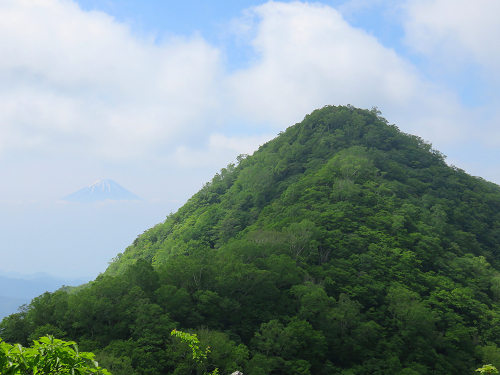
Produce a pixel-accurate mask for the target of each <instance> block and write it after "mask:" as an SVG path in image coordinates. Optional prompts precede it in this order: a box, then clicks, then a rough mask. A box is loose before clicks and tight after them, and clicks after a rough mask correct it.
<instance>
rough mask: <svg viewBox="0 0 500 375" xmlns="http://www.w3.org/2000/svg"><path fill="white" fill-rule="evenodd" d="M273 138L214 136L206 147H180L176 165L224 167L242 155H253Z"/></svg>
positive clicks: (267, 136)
mask: <svg viewBox="0 0 500 375" xmlns="http://www.w3.org/2000/svg"><path fill="white" fill-rule="evenodd" d="M272 138H273V136H271V135H259V136H233V137H227V136H225V135H223V134H212V135H211V136H210V137H209V142H208V145H207V146H206V147H203V148H192V147H186V146H179V147H178V148H177V149H176V152H175V155H174V160H175V164H178V165H180V166H184V167H192V168H193V167H198V168H199V167H207V166H210V167H211V166H219V168H220V167H223V166H225V165H226V164H227V163H228V162H230V161H233V162H235V161H236V156H238V155H240V154H249V155H251V154H253V152H254V151H255V150H257V149H258V148H259V146H261V145H263V144H264V143H266V142H267V141H269V140H270V139H272Z"/></svg>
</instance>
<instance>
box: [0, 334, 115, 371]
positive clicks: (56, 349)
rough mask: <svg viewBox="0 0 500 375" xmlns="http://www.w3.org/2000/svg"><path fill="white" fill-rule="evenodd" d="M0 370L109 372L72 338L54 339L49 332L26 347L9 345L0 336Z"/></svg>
mask: <svg viewBox="0 0 500 375" xmlns="http://www.w3.org/2000/svg"><path fill="white" fill-rule="evenodd" d="M0 373H1V374H2V375H23V374H26V375H28V374H30V375H31V374H33V375H36V374H40V375H56V374H72V375H89V374H96V375H111V373H110V372H109V371H107V370H106V369H104V368H101V367H99V365H98V363H97V362H96V361H95V360H94V354H93V353H87V352H80V351H78V346H77V345H76V343H75V342H73V341H68V342H66V341H62V340H58V339H55V338H53V337H52V336H45V337H41V338H40V339H39V340H34V342H33V346H32V347H29V348H25V347H23V346H21V345H19V344H16V345H10V344H8V343H6V342H4V341H2V340H1V339H0Z"/></svg>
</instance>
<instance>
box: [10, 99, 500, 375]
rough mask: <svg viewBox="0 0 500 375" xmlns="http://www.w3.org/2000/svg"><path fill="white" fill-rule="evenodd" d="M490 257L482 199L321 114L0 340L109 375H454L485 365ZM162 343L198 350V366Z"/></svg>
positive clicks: (496, 191) (398, 138)
mask: <svg viewBox="0 0 500 375" xmlns="http://www.w3.org/2000/svg"><path fill="white" fill-rule="evenodd" d="M499 256H500V188H499V187H498V186H497V185H495V184H492V183H489V182H487V181H484V180H483V179H481V178H477V177H472V176H469V175H467V174H466V173H465V172H464V171H462V170H460V169H457V168H455V167H453V166H451V167H450V166H448V165H447V164H446V163H445V160H444V156H443V155H442V154H441V153H439V152H438V151H436V150H433V149H432V147H431V145H430V144H428V143H426V142H425V141H423V140H422V139H420V138H418V137H416V136H412V135H408V134H404V133H402V132H400V131H399V130H398V128H397V127H396V126H394V125H388V124H387V121H385V119H383V118H382V117H380V112H378V111H377V110H376V109H374V110H371V111H368V110H360V109H356V108H354V107H352V106H346V107H333V106H328V107H325V108H323V109H321V110H317V111H314V112H313V113H312V114H310V115H308V116H306V117H305V119H304V121H303V122H302V123H300V124H296V125H295V126H292V127H290V128H288V129H287V130H286V132H282V133H280V135H279V136H278V137H277V138H275V139H274V140H272V141H270V142H268V143H266V144H265V145H263V146H262V147H261V148H260V149H259V150H258V151H256V152H255V153H254V155H252V156H246V155H242V156H240V157H238V165H233V164H231V165H229V166H228V167H227V168H224V169H222V170H221V172H220V173H219V174H217V175H216V176H215V177H214V178H213V179H212V181H211V182H209V183H207V184H206V185H205V186H204V187H203V188H202V189H201V190H200V191H199V192H198V193H197V194H195V195H194V196H193V197H192V198H191V199H189V201H188V202H187V203H186V204H185V205H184V206H183V207H182V208H181V209H179V211H178V212H176V213H174V214H171V215H169V216H168V217H167V219H166V220H165V222H163V223H161V224H158V225H156V226H155V227H153V228H151V229H150V230H148V231H146V232H145V233H144V234H142V235H141V236H139V237H138V238H137V239H136V240H135V241H134V243H133V244H132V245H131V246H130V247H129V248H127V250H126V251H125V252H124V253H123V254H119V255H118V256H117V257H116V258H115V259H114V260H113V261H112V262H111V263H110V266H109V268H108V270H107V271H106V272H105V274H104V275H101V276H100V277H98V278H97V279H96V280H95V281H94V282H92V283H91V284H90V285H89V286H87V287H86V288H85V289H82V290H79V291H78V292H76V293H71V294H67V293H65V292H64V291H59V292H56V293H52V294H50V293H46V294H44V295H42V296H40V297H37V298H36V299H34V300H33V302H32V303H31V304H30V305H29V306H27V307H25V308H24V309H23V311H21V312H20V313H18V314H14V315H11V316H10V317H8V318H6V319H4V321H3V322H2V323H1V325H0V336H2V337H3V338H4V339H5V340H6V341H9V342H21V343H23V344H27V343H28V342H29V340H33V339H35V338H36V336H37V335H39V334H46V333H50V334H56V332H57V334H59V335H63V336H65V337H63V338H66V339H71V340H75V341H78V342H79V343H80V346H81V347H82V348H84V349H85V350H92V351H95V352H97V353H98V354H97V356H98V359H99V360H100V361H101V362H102V363H103V364H104V365H105V366H107V367H108V368H109V369H110V370H111V371H113V373H116V374H202V373H203V372H208V371H212V370H214V369H215V368H218V369H219V371H220V374H229V373H231V372H233V371H235V370H237V369H239V370H241V371H243V373H245V375H260V374H303V375H306V374H377V375H382V374H387V375H393V374H438V375H439V374H442V375H448V374H457V375H458V374H460V375H462V374H472V373H474V369H476V368H477V367H479V366H480V365H481V364H482V363H493V364H494V365H496V366H498V365H499V364H500V349H498V347H499V346H500V328H499V327H500V325H499V323H500V322H499V320H500V308H499V307H500V305H499V298H500V272H499V271H500V257H499ZM174 328H179V329H181V330H183V331H186V332H190V333H196V334H197V335H198V337H199V339H200V341H201V345H202V347H206V346H210V347H211V353H210V355H209V356H208V358H207V360H206V362H204V365H203V366H202V367H200V366H199V364H197V363H196V362H194V361H193V360H192V358H190V355H189V353H190V352H189V347H188V346H187V345H182V344H181V343H179V342H177V341H175V340H172V338H171V337H170V335H169V332H170V331H171V330H172V329H174Z"/></svg>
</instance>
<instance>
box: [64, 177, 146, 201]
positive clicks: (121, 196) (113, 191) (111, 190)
mask: <svg viewBox="0 0 500 375" xmlns="http://www.w3.org/2000/svg"><path fill="white" fill-rule="evenodd" d="M62 200H64V201H69V202H81V203H89V202H98V201H106V200H115V201H120V200H126V201H134V200H135V201H142V200H144V199H142V198H140V197H138V196H137V195H135V194H134V193H131V192H130V191H128V190H127V189H125V188H124V187H123V186H120V185H119V184H117V183H116V182H115V181H113V180H99V181H96V182H94V183H93V184H92V185H89V186H87V187H85V188H83V189H80V190H78V191H77V192H75V193H73V194H70V195H68V196H67V197H64V198H63V199H62Z"/></svg>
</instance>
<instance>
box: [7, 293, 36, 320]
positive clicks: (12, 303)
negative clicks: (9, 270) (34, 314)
mask: <svg viewBox="0 0 500 375" xmlns="http://www.w3.org/2000/svg"><path fill="white" fill-rule="evenodd" d="M26 303H30V299H27V298H11V297H2V296H0V319H2V318H3V317H6V316H9V315H10V314H14V313H16V312H17V311H18V309H19V307H20V306H21V305H24V304H26Z"/></svg>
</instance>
